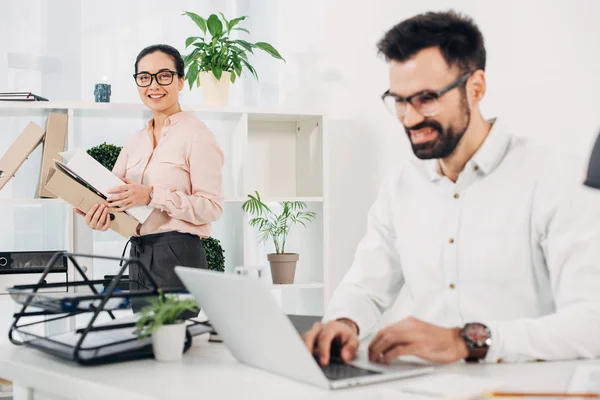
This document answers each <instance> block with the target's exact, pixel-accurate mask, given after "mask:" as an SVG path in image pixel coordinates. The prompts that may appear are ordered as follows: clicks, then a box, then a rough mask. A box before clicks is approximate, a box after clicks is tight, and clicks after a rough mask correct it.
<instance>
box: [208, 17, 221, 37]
mask: <svg viewBox="0 0 600 400" xmlns="http://www.w3.org/2000/svg"><path fill="white" fill-rule="evenodd" d="M206 25H207V26H208V31H209V32H210V34H211V35H212V37H213V38H218V37H220V36H221V34H222V33H223V23H222V22H221V20H220V19H219V17H217V16H216V15H215V14H211V15H210V17H208V21H207V22H206Z"/></svg>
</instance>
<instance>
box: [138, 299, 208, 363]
mask: <svg viewBox="0 0 600 400" xmlns="http://www.w3.org/2000/svg"><path fill="white" fill-rule="evenodd" d="M158 292H159V296H158V297H156V298H153V299H151V300H150V301H149V303H150V304H149V305H148V306H146V307H144V308H143V309H142V310H141V315H140V319H139V320H138V322H137V324H136V332H137V333H138V337H139V338H140V339H143V338H146V337H148V336H151V337H152V350H153V352H154V358H156V359H157V360H159V361H178V360H181V357H182V355H183V347H184V345H185V329H186V324H185V321H184V320H183V319H181V318H180V315H181V313H182V312H184V311H193V312H198V311H199V310H200V309H199V307H198V304H197V303H196V301H195V300H194V299H192V298H189V297H188V298H180V297H178V296H176V295H165V294H163V293H162V291H161V290H160V289H159V291H158Z"/></svg>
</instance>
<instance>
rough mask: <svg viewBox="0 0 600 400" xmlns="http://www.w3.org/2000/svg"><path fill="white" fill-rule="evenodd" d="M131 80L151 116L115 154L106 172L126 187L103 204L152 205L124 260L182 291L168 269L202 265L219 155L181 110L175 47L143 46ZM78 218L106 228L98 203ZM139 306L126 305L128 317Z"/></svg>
mask: <svg viewBox="0 0 600 400" xmlns="http://www.w3.org/2000/svg"><path fill="white" fill-rule="evenodd" d="M133 76H134V78H135V82H136V84H137V86H138V92H139V95H140V98H141V99H142V102H143V103H144V104H145V105H146V106H147V107H148V108H149V109H150V110H151V111H152V119H151V120H150V121H149V122H148V124H147V126H146V127H145V128H144V129H142V130H141V131H139V132H138V133H136V134H135V135H133V136H132V137H131V138H129V139H128V140H127V142H126V144H125V146H124V147H123V149H122V150H121V154H120V155H119V158H118V159H117V162H116V163H115V166H114V168H113V173H115V174H116V175H117V176H119V177H120V178H121V179H122V180H123V182H124V183H125V184H124V185H122V186H118V187H115V188H113V189H111V190H110V191H109V193H110V196H109V197H108V199H107V200H108V202H109V207H110V208H114V209H116V210H118V211H126V210H128V209H130V208H131V207H134V206H143V205H148V206H150V207H152V208H154V210H153V212H152V214H150V217H148V219H147V220H146V222H144V223H143V224H141V225H139V226H138V236H136V237H132V238H131V239H130V241H131V250H130V256H131V257H132V258H133V257H136V258H139V259H140V260H141V261H142V262H143V263H144V264H145V265H146V266H147V267H148V268H149V269H150V271H151V273H152V276H153V277H154V278H155V280H156V281H157V283H158V285H159V286H161V287H169V288H172V287H179V288H181V289H182V290H184V286H183V284H182V283H181V281H180V280H179V278H178V277H177V276H176V275H175V273H174V267H175V266H176V265H184V266H188V267H196V268H207V264H206V254H205V252H204V248H203V247H202V242H201V241H200V238H201V237H208V236H209V234H210V231H211V223H212V222H213V221H216V220H217V219H219V217H220V216H221V214H222V212H223V196H222V173H221V170H222V167H223V153H222V151H221V149H220V147H219V145H218V144H217V142H216V140H215V137H214V135H213V133H212V132H211V131H210V130H209V129H208V128H207V127H206V125H205V124H204V123H203V122H202V121H200V120H199V119H198V118H196V116H195V115H194V114H193V113H191V112H182V111H181V107H180V106H179V101H178V100H179V92H180V91H181V90H182V89H183V85H184V63H183V59H182V58H181V54H179V52H178V51H177V50H176V49H175V48H173V47H171V46H167V45H162V44H160V45H153V46H149V47H147V48H145V49H143V50H142V51H141V52H140V54H139V55H138V56H137V59H136V61H135V74H134V75H133ZM77 212H78V213H79V214H81V215H84V214H83V213H81V212H80V211H78V210H77ZM84 216H85V221H86V223H87V224H88V226H89V227H90V228H92V229H95V230H98V231H105V230H107V229H108V228H109V226H110V217H109V213H108V208H107V207H106V206H104V205H96V206H94V207H92V208H91V209H90V210H89V212H88V213H87V214H85V215H84ZM129 277H130V280H131V290H140V289H143V288H145V287H148V286H149V285H148V284H149V282H148V278H147V277H146V276H145V274H144V273H140V270H139V267H137V266H131V267H130V270H129ZM141 305H142V303H139V302H133V309H134V312H136V311H138V310H139V308H140V306H141Z"/></svg>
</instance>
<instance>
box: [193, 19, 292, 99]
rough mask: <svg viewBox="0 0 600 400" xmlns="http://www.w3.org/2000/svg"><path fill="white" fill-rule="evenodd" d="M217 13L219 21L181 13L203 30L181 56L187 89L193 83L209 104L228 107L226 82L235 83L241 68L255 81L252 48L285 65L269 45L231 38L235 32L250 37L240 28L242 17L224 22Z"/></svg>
mask: <svg viewBox="0 0 600 400" xmlns="http://www.w3.org/2000/svg"><path fill="white" fill-rule="evenodd" d="M219 14H220V16H221V18H219V16H217V15H216V14H211V15H210V16H209V17H208V18H203V17H201V16H199V15H198V14H195V13H193V12H189V11H186V12H184V13H183V15H187V16H188V17H190V18H191V19H192V21H194V22H195V23H196V25H197V26H198V28H200V30H201V31H202V36H190V37H188V38H187V39H186V40H185V48H186V49H187V48H188V47H190V46H191V47H192V48H193V50H192V51H191V52H190V53H189V54H187V55H186V56H185V57H184V62H185V66H186V67H187V71H186V77H185V79H186V80H187V82H188V83H189V85H190V90H191V89H192V87H193V86H194V84H196V86H198V87H202V98H203V100H204V102H205V103H206V104H208V105H225V104H227V101H228V93H229V82H231V83H235V80H236V79H237V78H238V77H240V76H241V75H242V70H243V69H244V68H245V69H247V70H248V71H250V72H251V73H252V75H254V77H255V78H256V79H257V80H258V73H257V72H256V69H254V67H253V66H252V65H251V64H250V62H249V60H248V53H254V49H259V50H262V51H264V52H266V53H267V54H269V55H271V56H272V57H274V58H276V59H279V60H282V61H284V62H285V60H284V58H283V57H282V56H281V54H279V52H278V51H277V50H276V49H275V48H274V47H273V46H272V45H270V44H269V43H266V42H256V43H251V42H248V41H246V40H242V39H233V38H232V37H231V35H232V33H234V32H236V31H237V32H246V33H248V34H250V32H249V31H248V30H247V29H245V28H242V27H240V26H239V24H240V23H241V22H242V21H244V20H245V19H246V17H245V16H242V17H237V18H233V19H232V20H227V18H225V15H223V13H219ZM207 33H208V35H207Z"/></svg>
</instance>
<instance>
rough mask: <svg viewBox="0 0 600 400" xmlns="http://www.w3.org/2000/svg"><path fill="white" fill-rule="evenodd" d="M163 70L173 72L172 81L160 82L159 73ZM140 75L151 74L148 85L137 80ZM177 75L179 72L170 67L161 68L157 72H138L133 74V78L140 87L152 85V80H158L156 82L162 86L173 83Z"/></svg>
mask: <svg viewBox="0 0 600 400" xmlns="http://www.w3.org/2000/svg"><path fill="white" fill-rule="evenodd" d="M163 72H170V73H171V81H170V82H169V83H160V82H159V81H158V77H157V75H158V74H161V73H163ZM138 75H150V83H148V84H147V85H140V84H139V83H138V81H137V77H138ZM175 75H179V74H178V73H177V71H171V70H170V69H161V70H160V71H158V72H157V73H155V74H151V73H150V72H138V73H135V74H133V80H134V81H135V84H136V85H138V86H139V87H148V86H150V85H152V81H153V80H156V83H158V84H159V85H160V86H169V85H170V84H171V83H173V79H174V78H175Z"/></svg>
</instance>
